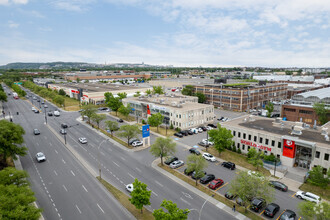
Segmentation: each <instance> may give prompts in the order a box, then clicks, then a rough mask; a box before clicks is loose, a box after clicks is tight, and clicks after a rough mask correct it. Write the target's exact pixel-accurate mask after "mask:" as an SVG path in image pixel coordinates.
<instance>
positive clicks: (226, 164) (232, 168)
mask: <svg viewBox="0 0 330 220" xmlns="http://www.w3.org/2000/svg"><path fill="white" fill-rule="evenodd" d="M221 166H223V167H226V168H228V169H231V170H235V168H236V165H235V164H234V163H232V162H229V161H228V162H222V164H221Z"/></svg>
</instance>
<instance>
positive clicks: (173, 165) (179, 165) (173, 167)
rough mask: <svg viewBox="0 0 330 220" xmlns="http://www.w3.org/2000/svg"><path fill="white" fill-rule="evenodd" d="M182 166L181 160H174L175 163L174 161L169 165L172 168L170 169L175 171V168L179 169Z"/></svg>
mask: <svg viewBox="0 0 330 220" xmlns="http://www.w3.org/2000/svg"><path fill="white" fill-rule="evenodd" d="M183 165H184V162H183V161H182V160H176V161H174V162H172V163H171V164H170V167H171V168H172V169H176V168H179V167H181V166H183Z"/></svg>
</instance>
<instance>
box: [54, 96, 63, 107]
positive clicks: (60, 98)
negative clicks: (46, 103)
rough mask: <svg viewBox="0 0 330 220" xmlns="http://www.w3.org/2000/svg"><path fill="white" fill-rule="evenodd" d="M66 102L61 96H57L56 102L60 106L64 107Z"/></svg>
mask: <svg viewBox="0 0 330 220" xmlns="http://www.w3.org/2000/svg"><path fill="white" fill-rule="evenodd" d="M64 101H65V99H64V97H63V96H61V95H57V96H55V98H54V102H55V103H57V104H59V105H64Z"/></svg>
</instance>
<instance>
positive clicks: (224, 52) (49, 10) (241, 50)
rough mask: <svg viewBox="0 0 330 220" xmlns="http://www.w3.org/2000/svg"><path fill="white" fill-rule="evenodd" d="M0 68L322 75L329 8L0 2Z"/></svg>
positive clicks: (318, 2)
mask: <svg viewBox="0 0 330 220" xmlns="http://www.w3.org/2000/svg"><path fill="white" fill-rule="evenodd" d="M0 20H1V22H0V65H4V64H7V63H11V62H54V61H64V62H89V63H100V64H104V63H107V64H110V63H142V62H144V63H146V64H152V65H173V66H190V67H197V66H203V67H228V66H249V67H256V66H261V67H330V0H0Z"/></svg>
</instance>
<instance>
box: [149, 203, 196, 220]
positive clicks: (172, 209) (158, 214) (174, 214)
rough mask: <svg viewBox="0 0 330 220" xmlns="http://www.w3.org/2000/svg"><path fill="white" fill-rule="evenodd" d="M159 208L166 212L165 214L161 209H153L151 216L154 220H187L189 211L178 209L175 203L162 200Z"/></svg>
mask: <svg viewBox="0 0 330 220" xmlns="http://www.w3.org/2000/svg"><path fill="white" fill-rule="evenodd" d="M160 207H163V208H165V209H166V210H167V212H165V211H164V210H163V209H162V208H160V209H155V210H154V212H153V213H152V215H153V216H154V217H155V219H156V220H185V219H188V214H189V212H190V211H189V209H179V208H178V207H177V205H176V204H175V203H173V202H172V201H170V200H166V199H164V200H163V202H162V204H161V205H160Z"/></svg>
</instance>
